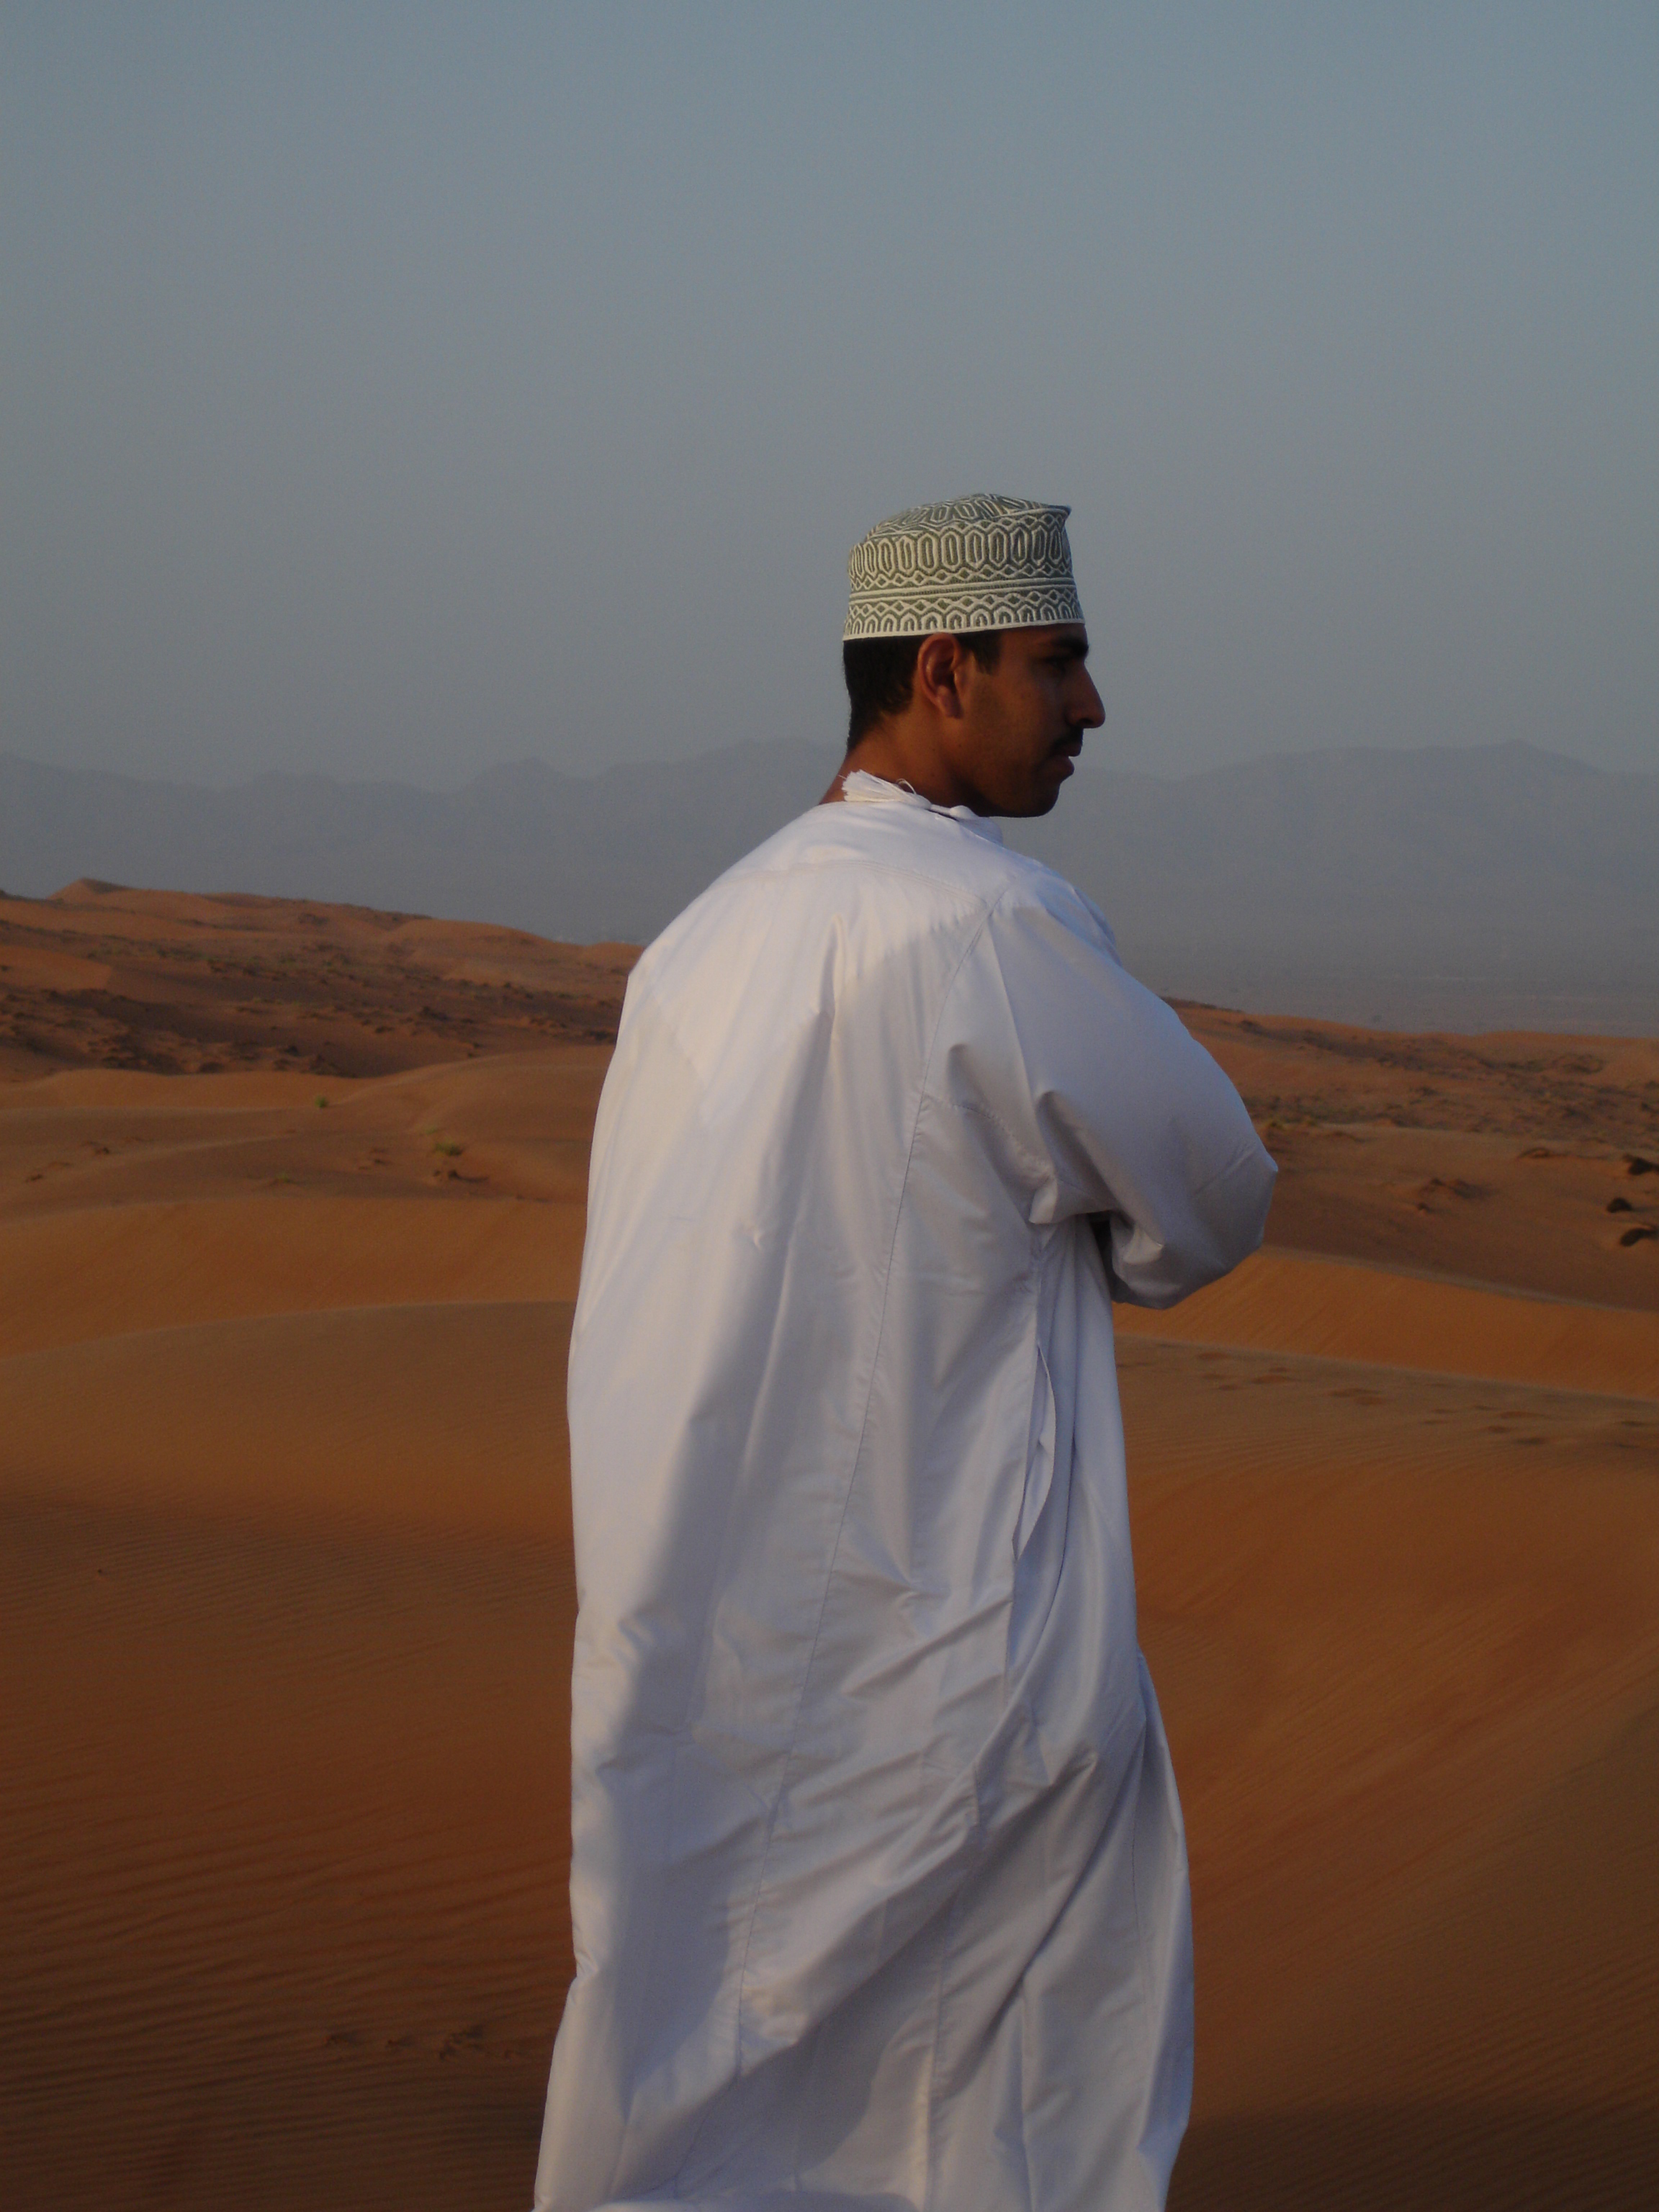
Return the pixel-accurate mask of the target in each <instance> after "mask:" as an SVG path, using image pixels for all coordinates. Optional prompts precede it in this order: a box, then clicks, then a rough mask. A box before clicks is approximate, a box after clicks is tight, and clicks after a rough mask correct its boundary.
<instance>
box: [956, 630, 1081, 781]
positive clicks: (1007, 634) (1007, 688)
mask: <svg viewBox="0 0 1659 2212" xmlns="http://www.w3.org/2000/svg"><path fill="white" fill-rule="evenodd" d="M1088 651H1089V638H1088V633H1087V632H1086V631H1085V629H1083V628H1082V626H1081V625H1080V624H1079V623H1066V624H1065V625H1064V626H1063V627H1061V628H1060V629H1011V630H1005V631H1004V633H1003V637H1002V650H1001V652H1000V654H999V655H998V658H997V664H996V666H995V667H994V668H988V669H982V668H981V667H980V666H979V665H978V664H977V662H975V660H974V659H972V658H971V657H969V659H967V662H966V665H965V666H964V668H963V671H962V676H961V679H960V690H961V698H962V706H963V714H962V719H961V720H960V721H957V722H955V723H953V724H951V726H950V728H949V734H948V737H947V738H946V747H947V750H948V752H949V755H950V761H951V769H952V770H953V771H954V773H955V775H957V779H958V780H959V781H960V782H961V783H962V785H963V788H964V790H965V791H966V792H967V793H968V799H967V804H968V805H969V806H971V807H972V808H973V810H974V811H975V813H976V814H1014V815H1022V814H1047V813H1048V811H1049V810H1050V808H1051V807H1052V806H1053V805H1054V801H1055V800H1056V799H1058V798H1059V797H1060V785H1061V784H1062V783H1064V782H1065V781H1066V777H1067V776H1068V775H1070V774H1071V773H1072V763H1073V761H1075V760H1076V758H1077V757H1078V755H1079V752H1081V751H1082V750H1083V732H1085V730H1097V729H1098V728H1099V727H1100V725H1101V724H1102V723H1103V721H1104V720H1105V719H1106V710H1105V708H1103V706H1102V705H1101V703H1100V694H1099V692H1098V691H1097V690H1096V689H1095V687H1094V684H1093V683H1092V681H1091V678H1090V675H1089V671H1088V669H1087V667H1086V666H1085V659H1086V656H1087V654H1088Z"/></svg>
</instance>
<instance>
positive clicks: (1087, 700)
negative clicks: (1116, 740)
mask: <svg viewBox="0 0 1659 2212" xmlns="http://www.w3.org/2000/svg"><path fill="white" fill-rule="evenodd" d="M1078 674H1079V676H1080V677H1081V678H1082V679H1083V680H1082V683H1081V684H1080V685H1079V691H1080V693H1081V696H1080V697H1079V701H1078V702H1077V708H1076V720H1077V721H1078V722H1079V725H1080V726H1082V727H1083V728H1084V729H1085V730H1097V729H1098V728H1099V727H1100V726H1101V724H1102V723H1103V721H1104V720H1105V719H1106V709H1105V707H1104V706H1103V704H1102V702H1101V696H1100V694H1099V692H1098V691H1097V690H1096V689H1095V679H1094V678H1093V677H1092V676H1091V675H1090V673H1089V671H1088V670H1087V669H1086V668H1080V669H1079V671H1078Z"/></svg>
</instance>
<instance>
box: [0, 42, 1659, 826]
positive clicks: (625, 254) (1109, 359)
mask: <svg viewBox="0 0 1659 2212" xmlns="http://www.w3.org/2000/svg"><path fill="white" fill-rule="evenodd" d="M1656 425H1659V9H1656V8H1655V7H1654V6H1653V5H1652V4H1651V0H1645V4H1640V5H1634V6H1628V7H1623V6H1611V5H1606V6H1604V5H1596V4H1594V0H1577V3H1576V4H1571V5H1560V6H1555V7H1534V6H1528V5H1524V4H1521V0H1506V4H1502V5H1497V6H1490V7H1476V6H1458V5H1455V4H1448V0H1435V4H1425V5H1413V4H1409V0H1389V4H1388V5H1386V6H1379V5H1376V4H1375V0H1368V4H1364V5H1360V6H1353V7H1345V6H1341V5H1337V4H1322V5H1309V6H1294V5H1271V6H1253V5H1249V4H1243V0H1229V4H1217V5H1213V6H1209V7H1191V6H1178V5H1177V6H1152V5H1146V6H1142V7H1133V8H1116V7H1110V6H1106V5H1098V4H1097V5H1093V6H1079V7H1069V6H1063V5H1049V6H1043V7H1024V6H1020V7H1017V6H1002V7H995V8H987V7H975V6H971V5H961V4H957V5H951V6H939V7H935V6H905V5H900V4H895V0H879V4H872V5H863V4H848V0H836V4H834V5H829V4H825V0H815V3H814V4H811V5H791V4H787V0H768V4H764V5H760V6H754V7H749V6H737V5H727V4H720V0H708V4H702V5H690V4H682V5H678V6H668V5H659V6H639V5H634V4H631V0H605V4H603V5H601V4H593V5H590V6H586V7H580V8H574V7H554V6H545V5H535V6H526V7H511V6H506V5H483V4H479V5H474V6H468V7H462V6H447V7H422V6H418V5H415V4H411V0H398V4H391V5H377V4H371V0H354V4H351V5H349V6H347V5H341V4H339V0H327V4H323V5H316V6H308V5H303V4H298V0H281V3H280V4H278V0H268V4H264V5H242V6H238V5H235V4H233V0H212V4H210V5H204V6H200V7H188V6H182V5H180V6H158V5H145V4H143V0H123V4H119V5H116V6H112V7H105V8H94V7H88V6H81V5H76V4H74V0H46V4H41V5H35V6H30V5H26V4H23V0H9V4H8V5H7V6H6V8H5V9H4V11H3V15H0V470H3V476H0V497H3V512H4V526H3V532H0V666H3V681H0V747H3V748H4V749H7V750H12V751H15V752H20V753H23V754H26V755H28V756H30V757H33V758H36V759H40V760H45V761H52V762H58V763H65V764H70V765H77V766H100V767H111V768H118V769H123V770H125V771H128V772H131V773H134V774H138V775H169V776H183V777H191V778H201V779H205V780H210V781H234V780H238V779H240V778H242V777H244V776H246V775H252V774H256V773H258V772H260V771H262V770H264V769H273V768H285V769H320V770H324V771H326V772H328V773H331V774H334V775H346V776H352V777H380V776H394V777H402V778H408V779H411V780H414V781H422V782H428V783H438V784H448V783H453V782H458V781H461V780H462V779H463V778H464V777H465V776H467V775H471V774H472V773H474V772H475V771H476V770H477V769H480V768H483V767H485V766H488V765H489V764H490V763H495V762H498V761H502V760H512V759H520V758H523V757H526V756H537V757H542V758H544V759H546V760H549V761H550V762H552V763H555V764H556V765H560V766H565V767H580V766H584V765H591V766H593V767H599V766H604V765H606V764H609V763H612V762H615V761H618V760H625V759H644V758H668V757H679V756H684V755H689V754H693V753H697V752H702V751H706V750H710V749H712V748H713V747H715V746H717V745H720V744H726V743H729V742H732V741H734V740H737V739H741V738H790V739H799V738H812V739H815V740H817V741H819V742H822V743H823V744H824V745H825V747H826V749H827V750H829V752H830V753H831V754H832V755H833V753H834V752H835V750H836V744H837V741H838V738H839V733H840V730H841V726H842V720H843V715H844V708H843V702H842V692H841V688H840V663H839V651H840V648H839V638H840V632H841V624H842V615H843V611H844V605H845V568H844V563H845V560H846V555H847V550H848V546H849V545H850V544H851V543H852V542H853V540H854V538H857V537H858V535H859V534H860V532H862V531H863V530H864V529H865V528H866V527H867V526H868V525H869V524H871V523H872V522H873V521H875V520H878V518H879V517H881V516H882V515H884V514H886V513H890V512H892V511H893V510H894V509H896V508H898V507H906V506H909V505H912V504H914V503H915V502H916V501H921V500H925V499H933V498H945V497H949V496H952V495H957V494H958V493H962V492H965V491H976V490H993V491H1006V492H1012V493H1015V494H1018V495H1027V496H1032V497H1037V498H1042V499H1053V500H1061V501H1069V502H1070V504H1071V505H1072V507H1073V510H1074V512H1073V521H1072V542H1073V551H1074V553H1075V556H1076V563H1077V570H1078V578H1079V588H1080V590H1081V592H1082V595H1083V601H1084V605H1085V610H1086V611H1087V613H1088V615H1089V618H1090V623H1091V632H1092V635H1093V637H1094V640H1095V645H1096V651H1095V656H1094V661H1095V667H1096V672H1097V678H1098V680H1099V682H1100V684H1101V688H1102V690H1103V694H1104V696H1105V698H1106V701H1107V707H1108V713H1109V722H1108V726H1107V730H1106V732H1105V742H1106V744H1107V746H1108V749H1109V751H1110V753H1111V755H1112V757H1115V758H1117V759H1120V760H1121V761H1122V762H1123V763H1125V764H1127V765H1132V766H1134V767H1137V768H1151V769H1169V770H1171V771H1185V770H1187V769H1193V768H1196V767H1200V766H1203V765H1206V764H1208V763H1215V762H1220V761H1225V760H1233V759H1239V758H1243V757H1249V756H1252V755H1255V754H1260V753H1264V752H1271V751H1280V750H1292V749H1298V748H1303V747H1310V746H1325V745H1354V744H1408V745H1416V744H1480V743H1489V742H1492V741H1493V740H1496V739H1500V738H1524V739H1527V740H1528V741H1529V742H1531V743H1533V744H1538V745H1543V746H1547V747H1549V748H1551V749H1553V750H1558V751H1562V752H1568V753H1572V754H1575V755H1577V756H1579V757H1583V758H1584V759H1587V760H1589V761H1592V762H1595V763H1601V764H1602V765H1605V766H1608V767H1614V766H1624V767H1642V768H1653V767H1655V766H1659V428H1656Z"/></svg>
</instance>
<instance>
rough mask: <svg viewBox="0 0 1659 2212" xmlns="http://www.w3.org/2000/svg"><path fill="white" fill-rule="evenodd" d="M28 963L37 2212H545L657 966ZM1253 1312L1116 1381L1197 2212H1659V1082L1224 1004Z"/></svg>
mask: <svg viewBox="0 0 1659 2212" xmlns="http://www.w3.org/2000/svg"><path fill="white" fill-rule="evenodd" d="M630 957H631V956H630V955H629V953H628V951H627V950H626V948H622V947H595V948H573V947H569V946H557V945H544V944H542V943H540V942H539V941H538V940H537V939H532V938H528V937H525V936H523V935H521V934H520V933H513V932H509V931H503V930H489V929H485V928H483V927H468V926H462V925H449V924H440V923H434V922H429V921H422V920H419V919H417V918H413V917H408V916H394V915H378V914H374V913H370V912H368V911H366V910H362V909H353V908H322V907H315V906H309V907H307V906H300V905H293V904H284V903H283V902H275V901H266V900H252V899H242V898H226V899H220V900H208V899H198V898H186V897H183V896H164V895H161V894H140V893H133V892H123V891H120V890H115V889H112V888H111V887H107V886H97V885H89V884H82V885H76V886H74V887H72V888H71V890H70V891H68V892H66V893H64V894H62V895H60V896H59V897H58V899H55V900H50V901H41V902H27V901H19V900H0V1513H3V1520H4V1527H5V1542H4V1546H3V1551H0V1650H3V1653H4V1668H5V1690H4V1696H3V1703H0V1777H3V1781H0V2068H3V2078H4V2081H5V2087H4V2090H3V2092H0V2174H3V2175H4V2177H5V2181H4V2187H3V2191H0V2195H3V2199H4V2202H5V2203H6V2204H7V2205H8V2206H9V2207H10V2206H16V2207H17V2208H19V2212H24V2208H28V2209H29V2212H33V2208H36V2207H39V2208H42V2212H44V2209H45V2208H48V2207H50V2208H52V2212H68V2209H69V2208H73V2207H80V2206H87V2207H92V2206H94V2205H96V2206H98V2207H100V2208H105V2207H110V2206H117V2207H125V2206H134V2207H137V2206H143V2205H152V2204H153V2205H157V2206H169V2207H173V2206H178V2207H191V2208H195V2207H201V2208H203V2212H206V2208H208V2207H212V2208H214V2212H219V2208H222V2207H223V2206H225V2205H228V2204H232V2203H234V2204H235V2205H237V2206H238V2207H239V2208H254V2207H267V2206H268V2207H278V2206H282V2207H289V2206H292V2205H295V2204H298V2203H304V2204H307V2205H308V2206H310V2207H312V2208H313V2212H333V2208H339V2212H346V2209H347V2208H352V2212H356V2208H359V2207H363V2206H370V2205H386V2206H392V2205H396V2206H398V2207H399V2208H400V2212H401V2209H402V2208H426V2207H431V2208H434V2212H437V2208H447V2207H452V2206H453V2207H456V2208H459V2207H461V2206H466V2207H469V2208H473V2207H478V2206H483V2205H500V2206H502V2207H505V2208H516V2207H522V2206H525V2205H527V2203H528V2202H529V2197H530V2188H531V2176H532V2167H533V2163H534V2157H535V2148H536V2140H537V2134H538V2126H539V2118H540V2104H541V2097H542V2092H543V2088H544V2082H545V2075H546V2066H547V2058H548V2053H549V2050H550V2045H551V2041H552V2037H553V2033H554V2030H555V2028H556V2025H557V2019H558V2012H559V2007H560V2003H561V2002H562V1990H563V1988H564V1986H565V1984H566V1983H567V1981H568V1977H569V1974H570V1971H571V1961H570V1953H569V1931H568V1922H567V1919H566V1914H565V1905H564V1899H563V1894H562V1886H563V1881H564V1876H565V1872H566V1858H567V1850H568V1837H567V1832H566V1824H567V1819H568V1787H567V1778H566V1759H567V1717H566V1712H565V1695H566V1677H567V1670H568V1658H569V1644H570V1636H571V1630H572V1619H573V1612H574V1579H573V1574H572V1565H571V1553H570V1534H569V1521H568V1480H567V1476H568V1465H567V1457H566V1443H565V1437H564V1429H563V1417H562V1382H563V1358H564V1347H565V1344H566V1340H567V1336H568V1326H569V1316H570V1310H571V1302H572V1300H573V1299H574V1295H575V1286H576V1279H577V1271H578V1267H579V1264H580V1246H581V1235H582V1195H583V1191H584V1188H585V1176H586V1151H587V1142H588V1133H589V1130H590V1127H591V1124H592V1113H593V1108H594V1104H595V1101H596V1099H597V1097H598V1093H599V1085H600V1083H601V1081H602V1079H603V1076H604V1071H605V1064H606V1057H607V1048H606V1039H607V1038H608V1036H610V1034H611V1032H612V1030H614V1024H615V1019H616V1014H617V1006H618V1004H619V1000H620V994H621V989H622V986H623V979H624V977H625V975H626V971H627V967H628V964H629V958H630ZM1182 1012H1183V1015H1184V1018H1186V1019H1187V1020H1188V1022H1189V1024H1191V1026H1192V1027H1193V1028H1194V1030H1195V1031H1196V1032H1197V1033H1198V1034H1199V1035H1200V1036H1201V1037H1202V1038H1203V1039H1204V1041H1205V1042H1206V1043H1207V1044H1209V1045H1210V1047H1211V1048H1212V1050H1214V1051H1215V1052H1216V1053H1217V1054H1218V1057H1219V1058H1220V1059H1221V1060H1223V1062H1224V1064H1225V1066H1227V1067H1228V1068H1229V1070H1230V1072H1231V1073H1232V1074H1233V1076H1234V1077H1235V1079H1236V1080H1237V1081H1238V1082H1239V1084H1240V1085H1241V1088H1242V1089H1243V1091H1244V1092H1245V1095H1246V1097H1247V1098H1248V1099H1249V1103H1250V1106H1251V1109H1252V1112H1253V1113H1254V1114H1255V1116H1256V1118H1257V1121H1258V1123H1259V1126H1260V1127H1261V1128H1262V1130H1263V1133H1264V1134H1265V1135H1266V1138H1267V1142H1268V1144H1269V1146H1270V1147H1271V1149H1273V1152H1274V1153H1275V1155H1276V1156H1277V1157H1278V1158H1279V1160H1280V1161H1281V1164H1282V1167H1283V1170H1284V1172H1283V1175H1282V1177H1281V1184H1280V1189H1279V1195H1278V1198H1277V1200H1276V1202H1275V1206H1274V1211H1273V1220H1272V1223H1271V1225H1270V1229H1269V1243H1268V1247H1267V1249H1266V1250H1264V1252H1263V1253H1262V1254H1261V1255H1259V1256H1258V1258H1257V1259H1256V1260H1255V1261H1252V1262H1251V1263H1250V1264H1249V1266H1248V1267H1245V1268H1243V1269H1241V1270H1240V1271H1239V1273H1238V1274H1237V1276H1235V1277H1234V1278H1233V1279H1231V1280H1230V1281H1229V1282H1227V1283H1225V1284H1222V1285H1217V1286H1216V1287H1215V1288H1214V1289H1212V1291H1207V1292H1205V1293H1202V1294H1201V1295H1200V1297H1197V1298H1194V1299H1193V1300H1191V1301H1190V1302H1189V1303H1188V1304H1187V1305H1186V1306H1185V1307H1183V1308H1181V1309H1179V1310H1176V1312H1174V1313H1172V1314H1170V1315H1168V1316H1147V1315H1139V1314H1134V1315H1126V1316H1124V1322H1123V1331H1122V1340H1121V1369H1122V1376H1123V1389H1124V1400H1125V1413H1126V1419H1127V1428H1128V1436H1129V1447H1130V1455H1131V1468H1132V1484H1133V1512H1134V1518H1135V1533H1136V1543H1137V1555H1138V1564H1139V1589H1140V1603H1141V1635H1142V1640H1143V1642H1144V1644H1145V1645H1146V1650H1147V1653H1148V1656H1149V1658H1150V1660H1151V1662H1152V1668H1153V1673H1154V1675H1155V1678H1156V1680H1157V1681H1158V1686H1159V1691H1160V1695H1161V1698H1162V1700H1163V1703H1164V1709H1165V1713H1166V1717H1167V1719H1168V1722H1169V1725H1170V1733H1171V1736H1172V1738H1173V1741H1174V1745H1175V1750H1176V1760H1177V1766H1178V1771H1179V1773H1180V1777H1181V1781H1182V1793H1183V1798H1184V1802H1185V1805H1186V1810H1187V1819H1188V1834H1189V1841H1190V1844H1191V1850H1192V1859H1193V1874H1194V1899H1195V1921H1196V1944H1197V1957H1198V1970H1199V2057H1198V2083H1197V2097H1196V2105H1195V2111H1194V2125H1193V2129H1192V2132H1191V2134H1190V2136H1189V2138H1188V2145H1187V2148H1186V2149H1185V2150H1184V2151H1183V2153H1182V2160H1181V2163H1180V2165H1179V2166H1178V2168H1177V2172H1176V2185H1175V2191H1174V2197H1173V2203H1175V2205H1176V2207H1178V2208H1180V2212H1200V2208H1206V2212H1255V2208H1258V2207H1260V2208H1263V2212H1266V2208H1268V2207H1276V2208H1280V2207H1282V2208H1291V2207H1295V2208H1301V2207H1305V2208H1308V2212H1315V2208H1318V2212H1334V2208H1348V2207H1352V2208H1360V2207H1367V2208H1369V2207H1376V2208H1377V2212H1393V2208H1396V2207H1404V2206H1411V2207H1413V2208H1422V2209H1423V2212H1474V2208H1483V2209H1484V2208H1488V2207H1495V2206H1511V2205H1513V2206H1521V2205H1526V2206H1537V2207H1543V2206H1561V2207H1569V2206H1570V2207H1572V2208H1575V2212H1578V2209H1579V2208H1588V2209H1589V2212H1601V2208H1606V2212H1613V2208H1615V2207H1617V2208H1631V2212H1635V2208H1638V2207H1646V2206H1648V2205H1650V2204H1651V2203H1655V2202H1659V1881H1656V1879H1655V1871H1654V1870H1655V1869H1656V1867H1659V1783H1656V1775H1659V1236H1656V1234H1655V1230H1656V1227H1659V1165H1656V1163H1659V1045H1656V1044H1655V1043H1653V1042H1640V1041H1630V1040H1620V1041H1614V1040H1603V1039H1595V1038H1583V1039H1572V1038H1563V1037H1559V1036H1504V1037H1481V1038H1457V1037H1405V1036H1393V1035H1389V1034H1384V1033H1379V1032H1367V1031H1364V1030H1349V1029H1342V1028H1339V1027H1336V1026H1334V1025H1331V1024H1315V1023H1306V1022H1296V1021H1291V1020H1283V1019H1274V1020H1267V1019H1251V1018H1247V1017H1245V1016H1243V1015H1238V1014H1232V1013H1226V1012H1221V1011H1218V1010H1216V1009H1212V1008H1200V1007H1186V1008H1183V1009H1182Z"/></svg>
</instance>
